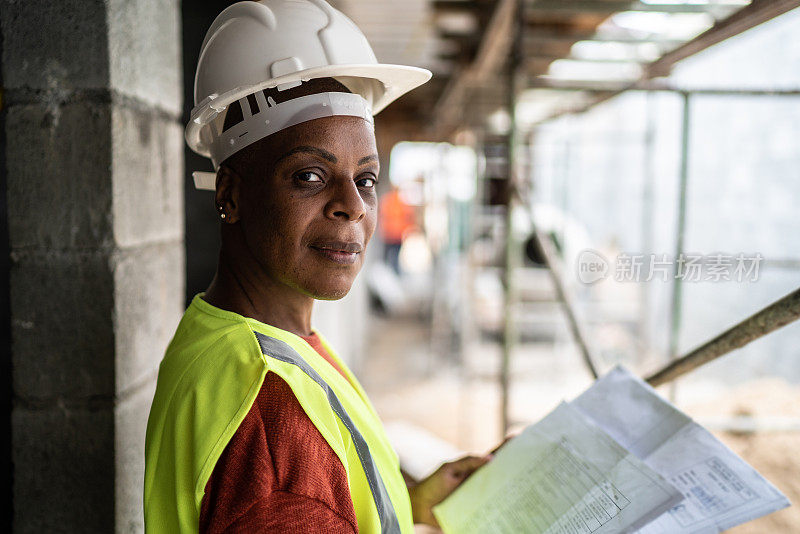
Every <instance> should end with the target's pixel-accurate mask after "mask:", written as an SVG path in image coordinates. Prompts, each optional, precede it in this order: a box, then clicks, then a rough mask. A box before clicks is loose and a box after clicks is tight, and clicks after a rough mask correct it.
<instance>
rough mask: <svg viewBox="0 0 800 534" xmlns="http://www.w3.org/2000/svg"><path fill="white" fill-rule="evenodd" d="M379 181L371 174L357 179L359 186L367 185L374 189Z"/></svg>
mask: <svg viewBox="0 0 800 534" xmlns="http://www.w3.org/2000/svg"><path fill="white" fill-rule="evenodd" d="M377 182H378V181H377V180H376V179H375V178H373V177H371V176H365V177H364V178H359V179H358V180H357V181H356V185H357V186H359V187H366V188H367V189H372V188H373V187H375V184H376V183H377Z"/></svg>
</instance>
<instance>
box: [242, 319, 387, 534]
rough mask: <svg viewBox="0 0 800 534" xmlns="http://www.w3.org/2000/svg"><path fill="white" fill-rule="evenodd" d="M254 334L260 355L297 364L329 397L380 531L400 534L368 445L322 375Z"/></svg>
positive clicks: (279, 343)
mask: <svg viewBox="0 0 800 534" xmlns="http://www.w3.org/2000/svg"><path fill="white" fill-rule="evenodd" d="M253 333H254V334H255V336H256V339H257V340H258V344H259V345H260V346H261V352H262V353H263V354H264V356H267V357H270V358H274V359H276V360H279V361H282V362H285V363H289V364H292V365H296V366H297V367H298V368H299V369H300V370H301V371H303V372H304V373H305V374H306V375H308V377H309V378H311V379H312V380H313V381H314V382H316V383H317V384H319V387H321V388H322V390H323V391H324V392H325V396H326V397H327V398H328V403H329V404H330V406H331V409H332V410H333V412H334V413H335V414H336V415H337V416H338V417H339V419H340V420H341V421H342V424H344V426H345V427H347V430H348V431H349V432H350V437H351V438H352V440H353V444H354V445H355V448H356V453H357V454H358V458H359V460H361V467H362V468H363V469H364V475H365V476H366V478H367V482H368V483H369V487H370V490H371V491H372V498H373V500H374V501H375V508H376V509H377V510H378V517H380V520H381V531H382V532H387V533H391V534H395V533H399V532H400V524H399V523H398V520H397V514H395V511H394V506H393V505H392V501H391V499H390V498H389V493H388V492H387V491H386V486H385V485H384V483H383V479H382V478H381V474H380V472H379V471H378V467H377V465H376V464H375V460H373V458H372V454H371V453H370V451H369V446H368V445H367V442H366V440H364V437H363V436H362V435H361V432H359V431H358V428H357V427H356V425H355V424H354V423H353V420H352V419H351V418H350V416H349V415H348V414H347V412H346V411H345V409H344V407H343V406H342V403H341V402H339V398H338V397H337V396H336V394H335V393H334V392H333V390H332V389H331V387H330V386H329V385H328V384H327V383H326V382H325V381H324V380H323V379H322V377H321V376H319V373H317V372H316V371H315V370H314V368H313V367H311V366H310V365H309V364H308V363H307V362H306V361H305V360H304V359H303V358H302V357H301V356H300V355H299V354H298V353H297V352H296V351H295V350H294V349H293V348H292V347H290V346H289V345H288V344H287V343H285V342H283V341H281V340H279V339H275V338H274V337H269V336H265V335H264V334H261V333H259V332H253Z"/></svg>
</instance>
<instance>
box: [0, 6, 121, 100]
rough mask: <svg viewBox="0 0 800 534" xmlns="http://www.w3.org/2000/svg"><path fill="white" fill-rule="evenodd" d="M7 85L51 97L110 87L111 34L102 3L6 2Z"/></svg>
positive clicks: (2, 20) (1, 14)
mask: <svg viewBox="0 0 800 534" xmlns="http://www.w3.org/2000/svg"><path fill="white" fill-rule="evenodd" d="M0 24H2V32H0V33H2V35H3V49H2V54H3V58H2V68H3V84H4V85H5V88H6V89H12V88H13V89H16V88H23V87H25V88H31V89H38V90H44V91H47V92H48V93H49V94H50V95H51V96H52V97H53V98H59V95H63V94H64V93H69V92H70V91H73V90H75V89H91V88H104V87H107V86H108V80H109V63H108V37H107V35H108V32H107V24H106V6H105V2H103V1H102V0H85V1H81V0H65V1H59V2H53V1H50V0H24V1H20V0H18V1H8V0H5V1H3V2H2V9H0Z"/></svg>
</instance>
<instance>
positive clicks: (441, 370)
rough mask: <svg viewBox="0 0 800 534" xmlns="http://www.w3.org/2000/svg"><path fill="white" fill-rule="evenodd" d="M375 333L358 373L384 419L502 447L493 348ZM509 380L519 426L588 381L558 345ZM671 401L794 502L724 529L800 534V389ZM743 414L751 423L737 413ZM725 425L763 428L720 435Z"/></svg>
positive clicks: (711, 391) (401, 332)
mask: <svg viewBox="0 0 800 534" xmlns="http://www.w3.org/2000/svg"><path fill="white" fill-rule="evenodd" d="M373 331H374V332H376V333H377V335H376V337H375V338H374V339H373V340H372V341H371V343H372V347H371V350H369V351H368V353H369V354H370V358H369V359H368V360H367V361H365V362H364V364H363V365H362V366H361V368H360V369H359V370H358V373H359V377H360V378H361V380H362V382H363V383H364V386H365V388H366V389H367V391H368V393H369V395H370V398H371V399H372V401H373V403H374V404H375V407H376V409H377V410H378V412H379V413H380V415H381V417H382V419H383V420H384V422H387V423H391V422H396V421H403V422H405V423H410V424H412V425H415V426H417V427H420V428H423V429H425V430H426V431H427V432H429V433H430V434H432V435H434V436H436V437H438V438H440V439H442V440H445V441H447V442H448V443H450V444H452V445H454V446H455V447H457V448H458V449H460V450H461V451H465V452H476V453H483V452H486V451H488V450H490V449H491V448H493V447H494V446H495V445H496V444H497V443H499V441H500V440H501V436H502V434H501V430H500V417H499V413H500V403H499V398H500V394H499V388H498V385H497V380H496V378H495V377H496V373H495V370H496V369H497V368H498V365H499V350H498V348H497V347H496V346H492V345H491V344H487V343H483V342H475V343H473V344H471V345H470V346H469V347H467V350H466V351H465V353H464V354H463V355H462V356H461V358H462V359H461V364H460V365H458V364H457V363H456V362H455V361H453V359H452V357H451V358H441V357H435V356H433V355H432V354H431V351H430V335H429V332H428V331H427V329H426V328H425V327H424V326H422V325H420V324H419V323H418V322H415V321H413V320H409V319H406V320H400V321H391V322H389V321H384V320H379V324H378V328H376V329H373ZM556 353H557V354H558V357H557V358H554V354H556ZM512 376H513V377H514V383H513V387H512V390H511V417H512V420H513V422H514V423H515V424H516V426H517V427H523V426H525V425H526V424H528V423H531V422H534V421H537V420H538V419H540V418H541V417H542V416H544V415H546V414H547V413H548V412H549V411H550V410H552V409H553V408H554V407H555V406H556V405H557V404H558V402H559V401H561V400H569V399H572V398H574V397H575V396H576V395H577V394H579V393H580V392H581V391H582V390H583V389H585V388H586V387H588V385H589V384H590V383H591V379H590V377H589V376H588V374H587V373H586V371H585V369H584V368H583V366H582V364H581V361H580V358H579V356H578V355H577V354H575V353H574V352H570V349H569V348H568V347H565V346H554V347H553V346H551V347H541V346H539V347H522V348H521V350H520V355H519V356H518V357H517V358H516V361H515V363H514V365H512ZM677 404H678V406H679V407H680V408H681V409H682V410H684V411H685V412H686V413H688V414H689V415H690V416H692V417H693V418H695V419H696V420H697V421H698V422H699V423H701V424H703V425H704V426H706V427H707V428H709V429H710V430H712V431H713V432H714V433H715V434H716V435H717V436H718V437H719V438H720V439H721V440H722V441H723V443H725V444H726V445H728V446H729V447H730V448H731V449H732V450H733V451H734V452H736V453H737V454H739V455H740V456H741V457H742V458H744V459H745V461H747V462H748V463H750V464H751V465H752V466H753V467H754V468H755V469H756V470H758V471H759V472H760V473H761V474H762V475H763V476H764V477H765V478H767V479H768V480H769V481H770V482H772V483H773V484H774V485H775V486H776V487H777V488H778V489H780V490H781V491H782V492H783V493H784V494H785V495H786V496H787V497H788V498H789V500H790V501H791V502H792V503H795V504H794V505H793V506H791V507H789V508H788V509H785V510H781V511H778V512H775V513H772V514H770V515H768V516H765V517H762V518H760V519H757V520H755V521H751V522H749V523H746V524H744V525H740V526H739V527H736V528H734V529H731V530H729V531H728V532H731V533H733V534H755V533H759V534H762V533H781V534H782V533H800V387H798V386H796V385H795V386H793V385H790V384H788V383H786V382H785V381H783V380H781V379H779V378H772V379H762V380H758V381H754V382H750V383H748V384H746V385H742V386H738V387H735V388H727V387H723V386H720V385H719V384H702V383H692V382H690V383H681V384H679V395H678V398H677ZM747 416H749V417H750V418H751V419H742V418H743V417H747ZM731 421H733V422H734V423H736V422H738V423H741V422H742V421H744V423H747V424H745V427H747V426H752V423H753V422H754V421H755V423H756V424H757V425H761V426H763V427H765V428H764V431H759V432H756V433H745V432H725V431H723V430H722V429H723V428H725V427H726V425H727V426H730V423H731ZM789 428H791V430H789Z"/></svg>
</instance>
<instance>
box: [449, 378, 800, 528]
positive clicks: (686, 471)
mask: <svg viewBox="0 0 800 534" xmlns="http://www.w3.org/2000/svg"><path fill="white" fill-rule="evenodd" d="M789 504H790V503H789V500H788V499H787V498H786V497H785V496H784V495H783V494H782V493H781V492H780V491H778V489H777V488H775V487H774V486H773V485H772V484H770V482H768V481H767V480H766V479H764V477H762V476H761V475H760V474H759V473H758V472H756V470H755V469H753V468H752V467H751V466H750V465H748V464H747V463H746V462H745V461H744V460H742V459H741V458H740V457H738V456H737V455H736V454H735V453H734V452H733V451H731V450H730V449H729V448H728V447H726V446H725V445H724V444H723V443H722V442H720V441H719V440H718V439H717V438H715V437H714V436H713V435H712V434H711V433H710V432H708V431H707V430H706V429H704V428H703V427H702V426H700V425H698V424H697V423H695V422H694V421H693V420H692V419H691V418H690V417H688V416H687V415H686V414H684V413H682V412H681V411H680V410H678V409H677V408H676V407H675V406H673V405H672V404H670V403H669V402H667V401H666V400H664V399H663V398H662V397H661V396H659V395H658V393H656V391H655V390H654V389H653V388H652V387H650V386H649V385H648V384H646V383H645V382H644V381H642V380H641V379H639V378H637V377H635V376H634V375H633V374H631V373H630V372H629V371H627V370H626V369H624V368H622V367H617V368H615V369H614V370H612V371H611V372H609V373H608V374H606V375H605V376H603V377H601V378H600V379H598V380H597V381H596V382H595V383H594V385H592V386H591V387H590V388H589V389H588V390H586V391H585V392H584V393H583V394H581V395H580V396H579V397H578V398H576V399H575V400H573V401H572V402H569V403H566V402H563V403H561V404H560V405H559V406H558V407H557V408H556V409H555V410H553V411H552V412H551V413H550V414H549V415H547V416H546V417H545V418H544V419H542V420H541V421H539V422H538V423H535V424H533V425H531V426H529V427H527V428H526V429H525V430H524V431H523V432H522V433H521V434H520V435H519V436H517V437H515V438H513V439H512V440H510V441H509V442H508V443H506V444H505V445H504V446H503V447H502V448H501V449H500V450H499V451H497V453H496V454H495V457H494V459H493V460H492V461H491V462H490V463H489V464H487V465H486V466H484V467H483V468H481V469H479V470H478V471H476V472H475V473H474V474H473V475H472V476H471V477H470V478H469V479H467V480H466V482H464V483H463V484H462V485H461V486H460V487H459V488H458V489H457V490H456V491H455V492H453V494H452V495H451V496H450V497H448V498H447V499H446V500H445V501H444V502H442V503H441V504H439V505H438V506H437V507H436V508H434V514H435V516H436V518H437V520H438V522H439V524H440V526H441V527H442V530H443V531H444V532H445V533H448V534H449V533H471V532H476V533H477V532H480V533H487V532H497V533H519V532H530V533H547V534H590V533H617V532H636V533H639V534H683V533H687V534H688V533H692V534H697V533H700V534H707V533H709V534H710V533H718V532H722V531H724V530H725V529H728V528H731V527H733V526H736V525H739V524H741V523H744V522H746V521H750V520H752V519H755V518H757V517H761V516H762V515H765V514H768V513H771V512H774V511H776V510H779V509H781V508H785V507H787V506H789Z"/></svg>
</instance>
